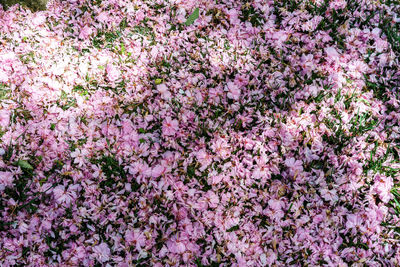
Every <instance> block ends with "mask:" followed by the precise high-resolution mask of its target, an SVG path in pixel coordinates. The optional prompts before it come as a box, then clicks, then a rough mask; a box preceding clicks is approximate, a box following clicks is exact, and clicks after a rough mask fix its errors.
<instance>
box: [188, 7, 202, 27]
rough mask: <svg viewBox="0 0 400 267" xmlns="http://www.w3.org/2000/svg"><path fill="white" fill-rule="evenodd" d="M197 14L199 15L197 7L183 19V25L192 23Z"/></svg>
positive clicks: (197, 16)
mask: <svg viewBox="0 0 400 267" xmlns="http://www.w3.org/2000/svg"><path fill="white" fill-rule="evenodd" d="M199 15H200V10H199V8H198V7H197V8H196V9H195V10H194V11H193V13H192V14H190V15H189V17H187V19H186V21H185V25H186V26H190V25H192V24H193V23H194V22H195V20H196V19H198V18H199Z"/></svg>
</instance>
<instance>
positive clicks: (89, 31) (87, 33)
mask: <svg viewBox="0 0 400 267" xmlns="http://www.w3.org/2000/svg"><path fill="white" fill-rule="evenodd" d="M92 33H93V29H92V28H91V27H89V26H88V25H85V26H84V27H83V28H82V30H81V32H80V34H79V38H81V39H84V40H86V39H87V38H88V37H89V36H90V35H91V34H92Z"/></svg>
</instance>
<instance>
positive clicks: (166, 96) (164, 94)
mask: <svg viewBox="0 0 400 267" xmlns="http://www.w3.org/2000/svg"><path fill="white" fill-rule="evenodd" d="M157 90H158V92H159V93H160V94H161V98H162V99H165V100H169V99H170V98H171V93H170V92H169V91H168V87H167V86H166V85H165V84H159V85H157Z"/></svg>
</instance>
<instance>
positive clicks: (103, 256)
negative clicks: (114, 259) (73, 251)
mask: <svg viewBox="0 0 400 267" xmlns="http://www.w3.org/2000/svg"><path fill="white" fill-rule="evenodd" d="M93 252H94V257H95V258H96V259H97V260H98V261H99V262H100V263H104V262H106V261H108V260H109V259H110V255H111V251H110V248H109V247H108V245H107V244H106V243H101V244H100V245H98V246H95V247H94V248H93Z"/></svg>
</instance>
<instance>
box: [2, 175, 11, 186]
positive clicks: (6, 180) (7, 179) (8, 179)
mask: <svg viewBox="0 0 400 267" xmlns="http://www.w3.org/2000/svg"><path fill="white" fill-rule="evenodd" d="M13 181H14V175H13V174H12V173H11V172H0V185H3V186H10V185H12V183H13Z"/></svg>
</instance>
